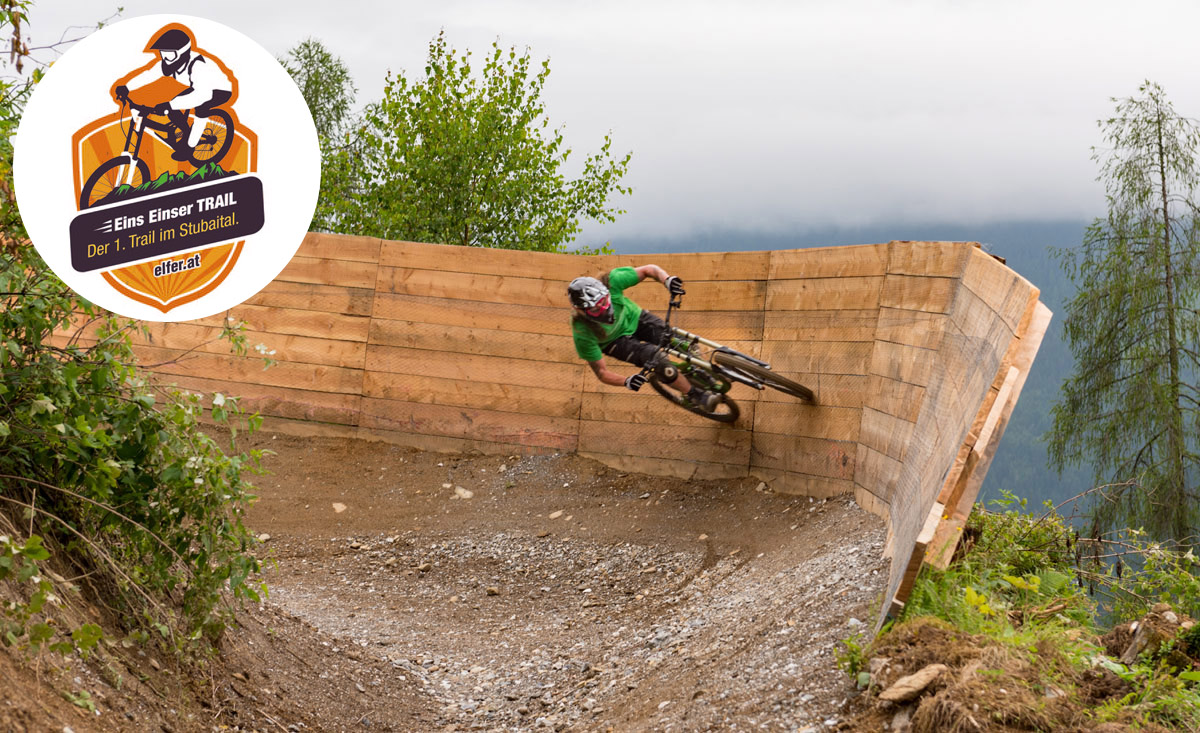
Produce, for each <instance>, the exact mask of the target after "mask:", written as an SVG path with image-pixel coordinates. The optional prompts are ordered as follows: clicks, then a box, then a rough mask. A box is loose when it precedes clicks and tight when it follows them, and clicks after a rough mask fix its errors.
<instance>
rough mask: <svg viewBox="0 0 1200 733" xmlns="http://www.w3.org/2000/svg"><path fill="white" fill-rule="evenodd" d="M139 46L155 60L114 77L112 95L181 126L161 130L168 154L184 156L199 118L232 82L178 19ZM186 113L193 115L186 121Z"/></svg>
mask: <svg viewBox="0 0 1200 733" xmlns="http://www.w3.org/2000/svg"><path fill="white" fill-rule="evenodd" d="M144 50H145V51H146V52H147V53H157V54H158V56H159V63H157V64H151V65H149V66H148V67H144V68H142V69H138V70H137V71H135V72H133V73H132V74H130V75H128V76H126V77H124V78H122V79H120V80H118V82H117V85H116V87H115V88H114V89H113V95H114V96H115V97H116V99H117V101H118V102H131V103H134V104H138V105H140V106H142V107H144V108H150V111H153V112H156V113H159V114H166V116H167V117H168V119H170V121H171V122H172V123H174V125H175V126H176V127H177V128H178V129H179V130H180V131H182V132H181V134H178V135H170V134H168V135H166V136H162V137H164V139H165V140H166V142H167V144H169V145H170V146H171V147H172V148H173V149H174V151H175V152H174V153H172V155H171V157H172V158H173V159H174V160H180V161H184V160H188V159H189V158H192V157H193V156H192V152H193V151H194V150H195V149H196V146H197V145H199V144H200V143H201V138H202V137H203V135H204V130H205V124H204V121H203V118H207V117H209V116H210V115H211V114H212V112H213V110H214V109H215V108H217V107H220V106H221V105H224V104H228V103H230V102H232V101H233V99H234V96H235V95H236V90H237V82H236V80H235V79H234V78H233V76H232V74H230V73H229V71H228V69H227V68H226V67H225V65H224V64H223V63H221V61H220V60H219V59H217V58H216V57H213V56H209V57H205V55H204V54H202V53H200V51H199V50H198V49H197V48H196V43H195V39H194V38H193V37H192V34H191V31H189V30H188V29H186V28H185V27H183V26H181V25H178V24H171V25H168V26H166V27H164V28H163V29H161V30H159V31H158V32H157V33H156V34H155V35H154V37H153V38H151V40H150V43H149V44H148V45H147V46H146V48H145V49H144ZM131 90H132V91H131ZM189 117H191V118H193V121H192V123H191V124H190V125H189Z"/></svg>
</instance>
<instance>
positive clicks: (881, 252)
mask: <svg viewBox="0 0 1200 733" xmlns="http://www.w3.org/2000/svg"><path fill="white" fill-rule="evenodd" d="M887 262H888V245H886V244H863V245H855V246H849V247H813V248H811V249H798V250H796V249H793V250H779V251H775V252H772V253H771V267H770V273H769V275H768V277H769V279H771V280H786V279H789V278H820V277H835V278H840V277H873V276H882V275H884V274H885V273H886V272H887Z"/></svg>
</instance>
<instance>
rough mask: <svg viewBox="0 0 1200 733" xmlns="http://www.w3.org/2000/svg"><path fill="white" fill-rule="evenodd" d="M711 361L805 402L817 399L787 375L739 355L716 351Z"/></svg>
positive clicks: (810, 391)
mask: <svg viewBox="0 0 1200 733" xmlns="http://www.w3.org/2000/svg"><path fill="white" fill-rule="evenodd" d="M712 363H713V364H716V365H717V366H719V367H721V368H722V369H728V370H729V371H731V372H738V373H740V374H742V375H743V376H746V377H748V378H750V379H753V380H755V381H757V382H762V383H763V384H765V385H766V386H768V387H771V388H772V389H777V390H779V391H780V392H784V393H786V394H790V395H791V396H793V397H799V398H800V399H802V400H804V401H805V402H813V403H815V402H816V401H817V396H816V395H815V394H814V393H813V391H812V390H811V389H809V388H808V387H805V386H804V385H803V384H800V383H799V382H793V381H792V380H790V379H788V378H787V377H781V376H779V375H778V374H776V373H775V372H773V371H771V370H770V369H767V368H766V367H762V366H759V365H758V364H755V363H754V362H752V361H747V360H746V359H743V358H742V357H740V356H736V355H734V354H727V353H725V352H723V351H718V352H716V353H714V354H713V355H712Z"/></svg>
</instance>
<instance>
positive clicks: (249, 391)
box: [181, 377, 362, 425]
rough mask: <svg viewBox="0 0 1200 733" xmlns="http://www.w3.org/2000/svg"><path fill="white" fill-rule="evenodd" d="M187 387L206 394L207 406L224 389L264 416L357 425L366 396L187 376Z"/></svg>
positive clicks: (246, 409)
mask: <svg viewBox="0 0 1200 733" xmlns="http://www.w3.org/2000/svg"><path fill="white" fill-rule="evenodd" d="M181 386H184V385H181ZM186 388H187V389H188V390H191V391H193V392H201V393H203V394H204V400H203V403H204V405H205V406H206V407H209V406H210V404H211V402H212V396H213V395H214V394H215V393H217V392H220V393H221V394H223V395H227V396H234V397H238V398H239V405H240V406H241V408H242V409H243V410H245V411H246V412H249V413H254V412H258V413H261V414H262V415H263V416H264V417H268V416H269V417H286V418H289V419H292V420H308V421H312V422H320V423H337V424H340V425H357V424H358V412H359V408H360V407H361V403H362V398H361V397H360V396H359V395H355V394H338V393H336V392H317V391H314V390H305V389H288V388H286V387H275V386H268V385H262V384H253V383H249V382H229V381H225V380H219V379H205V378H203V377H187V378H186Z"/></svg>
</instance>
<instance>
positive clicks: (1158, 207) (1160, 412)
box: [1047, 82, 1200, 541]
mask: <svg viewBox="0 0 1200 733" xmlns="http://www.w3.org/2000/svg"><path fill="white" fill-rule="evenodd" d="M1113 102H1114V103H1116V114H1115V115H1114V116H1113V117H1111V118H1109V119H1107V120H1101V121H1100V122H1099V125H1100V128H1101V129H1102V130H1103V133H1104V138H1103V139H1104V141H1105V143H1106V146H1105V147H1104V148H1094V149H1093V156H1092V157H1093V159H1094V160H1096V161H1097V162H1098V163H1099V164H1100V175H1099V177H1098V180H1102V181H1104V183H1105V188H1106V191H1107V202H1108V215H1107V216H1106V217H1104V218H1100V219H1097V220H1096V221H1094V222H1093V223H1092V224H1091V226H1090V227H1088V229H1087V232H1086V234H1085V235H1084V240H1083V243H1082V247H1080V248H1077V249H1075V250H1066V251H1060V252H1058V253H1057V254H1058V255H1059V257H1060V259H1061V261H1062V263H1063V265H1064V268H1065V269H1066V271H1067V274H1068V275H1069V276H1070V278H1071V279H1072V280H1073V281H1074V283H1075V285H1076V286H1077V292H1076V295H1075V296H1074V297H1073V298H1072V299H1071V300H1070V301H1069V302H1068V303H1067V305H1066V314H1065V333H1066V339H1067V342H1068V344H1069V345H1070V347H1071V350H1072V352H1073V353H1074V355H1075V364H1076V366H1075V373H1074V374H1072V375H1071V376H1070V377H1069V378H1068V379H1067V380H1066V381H1065V382H1064V384H1063V387H1062V396H1061V399H1060V401H1059V402H1058V403H1057V404H1056V405H1055V406H1054V409H1053V414H1054V425H1053V427H1052V428H1051V430H1050V432H1049V434H1048V436H1047V437H1048V439H1049V454H1050V460H1051V463H1052V465H1054V467H1055V468H1056V469H1057V470H1059V471H1060V472H1061V471H1062V470H1063V469H1064V468H1065V467H1066V466H1069V465H1087V464H1090V465H1091V466H1092V468H1093V469H1094V471H1095V478H1096V480H1097V482H1098V483H1113V484H1118V483H1124V485H1121V486H1119V487H1117V488H1112V489H1109V490H1107V491H1106V492H1105V495H1104V498H1103V499H1102V500H1101V501H1099V502H1098V503H1097V504H1096V505H1095V506H1094V507H1093V512H1094V513H1093V518H1094V520H1095V525H1096V528H1097V530H1098V531H1105V530H1108V529H1113V528H1118V526H1119V525H1120V526H1126V525H1128V526H1130V527H1134V528H1137V527H1142V528H1144V529H1146V530H1147V531H1148V532H1150V533H1151V535H1152V536H1154V537H1155V538H1157V539H1164V540H1166V539H1173V540H1176V541H1186V540H1187V538H1188V537H1190V536H1191V535H1192V534H1193V533H1194V530H1195V528H1196V524H1197V515H1198V512H1197V490H1196V489H1197V486H1196V484H1197V479H1198V477H1200V472H1198V469H1200V466H1198V464H1197V458H1198V456H1197V451H1196V448H1197V442H1198V441H1197V436H1198V435H1200V369H1197V367H1198V366H1200V350H1198V347H1200V345H1198V341H1200V338H1198V336H1200V313H1198V311H1197V309H1196V307H1197V296H1198V295H1200V274H1198V272H1197V258H1198V257H1200V230H1198V227H1197V225H1198V223H1200V219H1198V217H1197V213H1198V210H1197V200H1196V188H1197V185H1198V184H1200V169H1198V168H1197V160H1196V154H1197V146H1198V145H1200V127H1198V126H1197V124H1196V122H1195V121H1193V120H1191V119H1188V118H1185V117H1183V116H1181V115H1179V114H1178V113H1176V112H1175V110H1174V108H1173V107H1172V106H1171V103H1170V102H1169V101H1168V100H1167V98H1166V95H1165V93H1164V91H1163V89H1162V88H1161V87H1160V86H1158V85H1157V84H1154V83H1152V82H1146V83H1144V84H1143V85H1142V86H1141V87H1140V88H1139V90H1138V95H1137V96H1134V97H1130V98H1127V99H1122V100H1117V99H1114V100H1113ZM1126 482H1127V483H1126Z"/></svg>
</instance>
